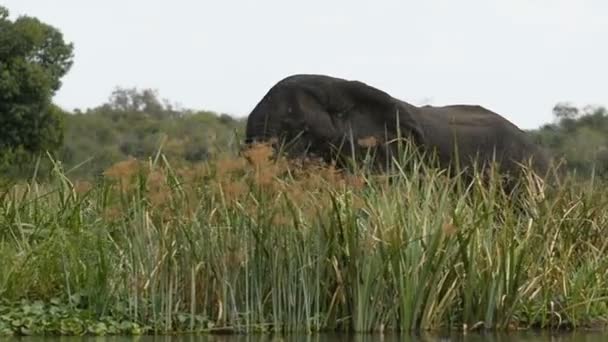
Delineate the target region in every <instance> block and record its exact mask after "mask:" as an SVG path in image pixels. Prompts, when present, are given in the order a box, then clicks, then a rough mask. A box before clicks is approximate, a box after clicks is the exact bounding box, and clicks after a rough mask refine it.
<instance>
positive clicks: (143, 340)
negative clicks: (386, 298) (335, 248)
mask: <svg viewBox="0 0 608 342" xmlns="http://www.w3.org/2000/svg"><path fill="white" fill-rule="evenodd" d="M5 340H6V341H11V340H14V341H20V342H81V341H83V342H84V341H86V342H89V341H90V342H110V341H111V342H135V341H137V342H262V341H269V342H283V341H296V342H368V341H370V342H371V341H380V342H397V341H413V342H434V341H438V342H452V341H454V342H455V341H459V342H460V341H462V342H481V341H484V342H485V341H488V342H507V341H509V342H510V341H527V342H540V341H555V342H557V341H559V342H600V341H603V342H604V341H608V331H603V332H577V333H548V332H542V333H533V332H526V333H513V334H477V333H471V334H466V335H463V334H453V335H444V336H441V335H426V334H425V335H421V336H411V335H401V336H400V335H373V334H352V335H349V334H318V335H288V336H270V335H212V336H208V335H184V336H135V337H131V336H129V337H120V336H118V337H114V336H112V337H21V338H6V339H4V338H2V337H0V341H5Z"/></svg>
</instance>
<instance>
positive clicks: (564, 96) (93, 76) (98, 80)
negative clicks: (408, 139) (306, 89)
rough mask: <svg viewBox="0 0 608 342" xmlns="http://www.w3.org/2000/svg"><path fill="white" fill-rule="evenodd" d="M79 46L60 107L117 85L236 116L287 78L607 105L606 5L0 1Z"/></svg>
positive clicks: (524, 108) (517, 117)
mask: <svg viewBox="0 0 608 342" xmlns="http://www.w3.org/2000/svg"><path fill="white" fill-rule="evenodd" d="M0 4H1V5H3V6H5V7H7V8H8V9H9V11H10V12H11V18H13V19H14V18H15V17H16V16H19V15H29V16H34V17H37V18H38V19H40V20H42V21H44V22H45V23H47V24H50V25H53V26H55V27H57V28H58V29H59V30H60V31H61V32H62V33H63V35H64V38H65V39H66V40H67V41H69V42H72V43H74V47H75V51H74V54H75V57H74V65H73V67H72V69H71V70H70V72H69V73H68V74H67V75H66V76H65V77H64V79H63V86H62V88H61V89H60V91H59V92H58V93H57V94H56V96H55V101H56V103H57V104H59V105H60V106H62V107H63V108H65V109H68V110H73V109H74V108H80V109H86V108H90V107H95V106H98V105H101V104H102V103H104V102H106V101H107V99H108V97H109V96H110V93H111V92H112V90H114V89H115V88H116V87H137V88H140V89H143V88H152V89H156V90H158V92H159V94H160V96H161V97H162V98H166V99H168V100H170V101H171V102H172V103H176V104H179V105H180V106H182V107H184V108H190V109H195V110H212V111H216V112H220V113H228V114H230V115H233V116H236V117H245V116H247V115H248V114H249V112H250V111H251V110H252V109H253V107H254V106H255V105H256V104H257V102H258V101H260V100H261V98H262V97H263V96H264V94H265V93H266V92H267V91H268V90H269V88H270V87H271V86H272V85H274V84H275V83H276V82H278V81H279V80H281V79H282V78H284V77H287V76H289V75H291V74H298V73H307V74H327V75H331V76H335V77H341V78H346V79H352V80H359V81H362V82H364V83H367V84H369V85H371V86H374V87H377V88H380V89H382V90H384V91H386V92H388V93H389V94H390V95H392V96H394V97H396V98H399V99H401V100H403V101H406V102H409V103H411V104H414V105H426V104H429V105H437V106H439V105H448V104H477V105H481V106H484V107H486V108H488V109H490V110H493V111H495V112H497V113H499V114H501V115H503V116H504V117H506V118H507V119H509V120H510V121H512V122H513V123H515V124H516V125H518V126H520V127H521V128H525V129H530V128H535V127H538V126H540V125H542V124H544V123H548V122H551V121H552V120H553V117H552V108H553V106H555V104H557V103H558V102H570V103H571V104H573V105H576V106H581V107H582V106H586V105H604V106H606V105H608V91H606V88H607V87H606V82H607V80H608V64H607V62H608V43H607V42H608V20H607V19H606V18H608V1H605V0H570V1H566V0H504V1H490V0H458V1H453V0H440V1H435V0H424V1H382V0H377V1H357V0H347V1H343V0H332V1H330V0H307V1H299V2H295V1H285V0H283V1H279V0H271V1H266V0H256V1H244V0H243V1H230V0H214V1H211V0H200V1H194V0H189V1H186V0H172V1H160V0H103V1H102V0H88V1H82V0H52V1H50V0H0Z"/></svg>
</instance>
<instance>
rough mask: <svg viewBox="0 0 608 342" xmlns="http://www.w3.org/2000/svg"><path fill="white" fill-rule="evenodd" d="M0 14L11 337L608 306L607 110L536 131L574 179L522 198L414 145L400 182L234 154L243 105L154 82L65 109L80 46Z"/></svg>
mask: <svg viewBox="0 0 608 342" xmlns="http://www.w3.org/2000/svg"><path fill="white" fill-rule="evenodd" d="M0 29H1V30H2V33H3V34H2V35H1V36H0V42H1V44H0V46H2V47H3V49H0V50H1V51H0V70H1V71H2V72H0V335H12V334H25V335H31V334H64V335H75V334H76V335H79V334H98V335H104V334H143V333H169V332H208V333H213V332H224V333H225V332H288V331H300V332H315V331H357V332H369V331H390V330H399V331H414V330H425V329H428V330H444V329H453V330H467V331H469V330H479V329H490V330H512V329H530V328H543V329H558V328H579V329H585V328H597V327H604V326H605V324H606V322H607V321H608V259H607V258H605V255H606V252H607V248H608V238H607V235H608V234H607V233H608V231H607V229H608V228H607V223H608V222H607V221H608V191H606V189H607V188H606V176H608V112H607V111H606V109H605V108H604V107H585V108H576V107H573V106H571V105H569V104H566V103H563V104H558V105H556V107H555V108H554V114H555V122H553V123H550V124H547V125H544V126H543V127H540V128H539V129H536V130H532V131H530V132H529V133H530V134H532V135H534V137H535V139H536V140H537V141H538V143H539V144H541V145H543V146H545V147H547V148H548V149H549V150H550V151H551V152H552V153H553V155H554V156H555V157H557V158H558V159H559V158H563V159H564V160H565V163H566V164H565V166H566V168H567V169H568V170H569V171H570V173H571V177H569V178H566V179H564V180H562V182H560V183H558V184H552V185H543V184H542V183H539V182H538V181H537V179H536V178H535V177H534V175H532V174H529V175H528V177H527V181H526V182H525V183H524V185H523V186H522V188H521V189H520V192H519V195H518V197H516V198H515V199H514V198H511V197H509V196H507V195H506V194H504V193H503V192H502V190H501V187H499V186H498V179H496V178H494V179H493V180H491V181H490V182H488V183H484V182H482V181H481V178H478V179H475V180H474V181H473V182H472V183H470V184H469V183H463V182H462V180H460V181H458V180H456V179H452V178H449V177H447V176H446V175H445V173H443V172H440V171H438V170H435V169H431V168H430V167H429V166H428V165H426V164H424V163H421V162H420V161H419V160H418V159H416V158H414V157H408V158H412V159H408V160H401V161H400V162H401V163H399V165H401V166H404V167H405V166H406V165H407V166H408V167H407V169H399V168H397V170H396V174H395V175H393V176H391V177H387V176H386V175H384V176H380V175H373V174H370V173H368V172H366V171H365V170H354V171H353V172H351V173H341V172H338V171H337V170H335V169H333V168H332V167H327V166H321V165H318V164H315V163H313V162H311V163H306V164H305V165H300V164H295V162H287V161H285V160H282V159H279V160H271V158H270V154H271V152H270V151H269V150H268V148H266V147H263V146H259V147H255V148H254V149H252V150H248V151H247V152H246V153H244V154H243V155H241V154H239V153H236V151H238V150H240V147H241V146H240V143H239V142H240V141H242V131H243V128H244V123H245V121H244V119H243V118H240V119H237V118H233V117H231V116H230V115H227V114H218V113H214V112H211V111H206V110H191V109H183V108H181V107H180V106H177V105H175V104H171V103H170V101H167V100H161V99H160V97H159V94H158V93H157V92H155V91H154V90H152V89H136V88H120V87H118V88H116V89H115V90H114V91H113V92H112V94H110V97H109V99H108V101H107V102H106V103H103V104H101V105H99V106H97V107H94V108H88V109H83V110H79V109H76V110H73V111H68V110H65V109H62V108H59V107H58V106H57V105H56V104H54V103H53V101H52V98H53V96H54V95H55V93H56V91H57V90H58V89H59V88H60V86H61V79H62V77H63V76H64V75H65V74H66V73H67V72H68V71H69V69H70V68H71V65H72V60H73V46H72V44H71V43H67V42H64V41H63V37H62V35H61V32H60V31H59V30H58V29H56V28H54V27H52V26H49V25H47V24H44V23H42V22H40V21H39V20H37V19H35V18H31V17H26V16H22V17H19V18H17V19H15V20H12V19H11V18H10V17H9V12H8V10H7V9H6V8H4V7H2V6H0ZM253 105H254V104H252V106H253ZM240 114H241V115H240V116H241V117H243V116H244V113H240ZM245 114H246V113H245ZM403 156H404V158H405V156H406V155H403ZM389 178H390V179H389ZM544 187H547V188H546V189H545V188H544Z"/></svg>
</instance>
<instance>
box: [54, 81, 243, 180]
mask: <svg viewBox="0 0 608 342" xmlns="http://www.w3.org/2000/svg"><path fill="white" fill-rule="evenodd" d="M64 122H65V135H64V143H63V145H62V147H61V148H60V149H59V150H58V151H57V153H56V157H57V159H58V160H59V161H61V162H62V164H63V169H64V170H65V171H66V172H68V175H71V176H78V177H94V176H97V175H100V174H101V173H102V172H103V171H104V170H105V169H107V168H108V167H109V166H110V165H112V164H114V163H116V162H118V161H121V160H125V159H128V158H137V159H140V160H146V159H148V158H154V157H155V156H157V155H158V154H159V153H162V154H163V155H164V156H165V157H166V158H167V159H168V160H169V162H170V163H171V164H172V165H175V166H179V165H184V164H193V163H197V162H201V161H204V160H207V159H208V158H210V157H212V156H218V155H219V154H221V153H228V152H233V151H235V150H237V149H238V145H239V141H241V140H242V138H241V136H242V133H243V132H242V130H243V128H244V123H243V119H235V118H233V117H232V116H230V115H227V114H217V113H214V112H210V111H193V110H184V109H176V108H175V106H173V105H171V104H170V103H169V102H168V101H161V100H160V99H159V96H158V94H157V93H156V92H155V91H153V90H151V89H143V90H138V89H136V88H131V89H123V88H117V89H116V90H115V91H114V92H113V93H112V95H111V96H110V99H109V100H108V102H107V103H104V104H103V105H101V106H99V107H96V108H92V109H88V110H86V111H78V110H77V111H76V112H75V113H73V114H66V115H65V118H64Z"/></svg>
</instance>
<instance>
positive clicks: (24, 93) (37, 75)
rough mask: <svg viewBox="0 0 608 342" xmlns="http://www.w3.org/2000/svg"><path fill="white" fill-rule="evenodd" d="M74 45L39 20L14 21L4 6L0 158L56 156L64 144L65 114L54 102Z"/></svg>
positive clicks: (0, 29)
mask: <svg viewBox="0 0 608 342" xmlns="http://www.w3.org/2000/svg"><path fill="white" fill-rule="evenodd" d="M72 59H73V45H72V44H71V43H66V42H65V41H64V39H63V35H62V33H61V32H60V31H59V30H57V29H56V28H54V27H52V26H50V25H48V24H45V23H43V22H41V21H39V20H38V19H36V18H33V17H28V16H20V17H19V18H17V19H16V20H14V21H11V20H10V18H9V11H8V9H6V8H5V7H2V6H0V156H1V157H2V158H3V159H5V162H6V159H7V156H9V155H11V154H13V153H15V151H25V152H27V153H29V154H36V153H40V152H44V151H53V150H56V149H57V148H59V147H60V146H61V143H62V139H63V127H62V121H63V112H62V110H61V109H60V108H59V107H57V106H55V105H53V103H52V98H53V96H54V94H55V92H56V91H57V90H58V89H59V88H60V87H61V78H62V77H63V76H64V75H65V74H66V73H67V72H68V71H69V70H70V67H71V66H72Z"/></svg>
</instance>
